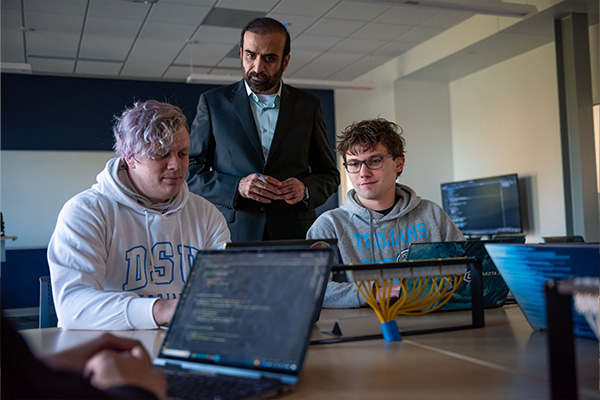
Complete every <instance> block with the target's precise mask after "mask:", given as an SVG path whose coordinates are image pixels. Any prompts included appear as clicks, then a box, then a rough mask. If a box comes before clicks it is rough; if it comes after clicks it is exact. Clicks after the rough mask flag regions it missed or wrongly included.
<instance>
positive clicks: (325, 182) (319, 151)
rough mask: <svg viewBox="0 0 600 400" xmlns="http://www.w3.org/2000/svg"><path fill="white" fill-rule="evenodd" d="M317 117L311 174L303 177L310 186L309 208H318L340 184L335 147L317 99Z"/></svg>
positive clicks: (312, 141) (314, 125) (313, 132)
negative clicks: (334, 153)
mask: <svg viewBox="0 0 600 400" xmlns="http://www.w3.org/2000/svg"><path fill="white" fill-rule="evenodd" d="M314 112H315V118H314V124H313V127H312V130H313V131H312V135H311V136H310V137H311V143H310V153H309V165H310V171H311V174H310V175H309V176H307V177H306V178H303V179H302V182H303V183H304V184H305V185H306V186H308V190H309V194H310V196H309V201H308V203H309V204H308V208H309V209H312V208H317V207H318V206H320V205H321V204H323V203H325V201H327V199H328V198H329V196H331V195H332V194H333V193H335V191H336V190H337V188H338V185H339V184H340V173H339V171H338V169H337V167H336V162H335V158H334V156H333V147H332V146H331V144H330V143H329V139H328V138H327V131H326V128H325V119H324V118H323V109H322V107H321V101H320V100H318V101H317V105H316V107H315V111H314Z"/></svg>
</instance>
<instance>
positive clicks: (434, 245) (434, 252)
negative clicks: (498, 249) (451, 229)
mask: <svg viewBox="0 0 600 400" xmlns="http://www.w3.org/2000/svg"><path fill="white" fill-rule="evenodd" d="M524 242H525V237H524V236H514V237H509V238H503V239H491V240H467V241H464V240H463V241H455V242H429V243H412V244H411V245H410V247H409V253H408V259H409V260H427V259H436V258H456V257H473V258H477V259H480V260H481V270H482V271H481V272H482V275H483V306H484V307H486V308H492V307H501V306H503V305H504V303H505V302H506V296H507V295H508V286H507V285H506V283H505V282H504V280H503V279H502V276H500V273H499V272H498V269H497V268H496V266H495V265H494V262H493V261H492V259H491V258H490V256H489V254H488V252H487V251H486V250H485V247H484V244H486V243H524ZM469 308H471V284H470V276H469V274H467V275H466V276H465V278H464V280H463V282H462V283H461V284H460V286H459V287H458V289H456V292H455V293H454V295H452V298H451V299H450V300H449V301H448V302H447V303H446V304H444V305H443V306H442V307H441V310H464V309H469Z"/></svg>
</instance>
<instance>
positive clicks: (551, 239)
mask: <svg viewBox="0 0 600 400" xmlns="http://www.w3.org/2000/svg"><path fill="white" fill-rule="evenodd" d="M542 239H544V243H565V242H567V243H572V242H575V243H583V242H584V240H583V236H579V235H575V236H544V237H542Z"/></svg>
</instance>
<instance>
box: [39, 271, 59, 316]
mask: <svg viewBox="0 0 600 400" xmlns="http://www.w3.org/2000/svg"><path fill="white" fill-rule="evenodd" d="M39 317H40V328H54V327H56V326H57V325H58V317H57V316H56V309H55V308H54V299H53V298H52V285H51V284H50V277H49V276H40V314H39Z"/></svg>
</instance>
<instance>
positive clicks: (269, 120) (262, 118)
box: [244, 81, 283, 161]
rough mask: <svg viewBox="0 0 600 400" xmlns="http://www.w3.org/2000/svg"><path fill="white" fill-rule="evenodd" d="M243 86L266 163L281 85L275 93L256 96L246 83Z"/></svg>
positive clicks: (275, 120)
mask: <svg viewBox="0 0 600 400" xmlns="http://www.w3.org/2000/svg"><path fill="white" fill-rule="evenodd" d="M244 84H245V85H246V92H247V93H248V98H249V99H250V108H251V109H252V115H254V122H255V123H256V130H257V131H258V135H259V136H260V143H261V145H262V150H263V155H264V156H265V161H266V160H267V157H268V156H269V150H270V149H271V143H272V142H273V135H274V134H275V127H276V126H277V117H279V103H280V101H281V88H282V87H283V83H280V84H279V90H278V91H277V93H274V94H258V95H257V94H256V93H254V92H253V91H252V89H250V87H249V86H248V83H246V81H244Z"/></svg>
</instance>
